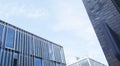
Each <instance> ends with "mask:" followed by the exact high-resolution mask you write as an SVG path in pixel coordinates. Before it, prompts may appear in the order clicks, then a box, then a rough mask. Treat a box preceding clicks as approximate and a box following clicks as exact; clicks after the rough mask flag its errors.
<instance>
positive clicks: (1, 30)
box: [0, 24, 4, 46]
mask: <svg viewBox="0 0 120 66" xmlns="http://www.w3.org/2000/svg"><path fill="white" fill-rule="evenodd" d="M3 28H4V26H3V25H1V24H0V46H1V44H2V34H3Z"/></svg>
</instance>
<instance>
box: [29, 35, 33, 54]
mask: <svg viewBox="0 0 120 66" xmlns="http://www.w3.org/2000/svg"><path fill="white" fill-rule="evenodd" d="M29 43H30V44H29V46H30V54H32V53H33V52H32V50H33V48H32V47H33V38H32V37H29Z"/></svg>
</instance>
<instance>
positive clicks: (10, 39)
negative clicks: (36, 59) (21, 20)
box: [6, 28, 15, 48]
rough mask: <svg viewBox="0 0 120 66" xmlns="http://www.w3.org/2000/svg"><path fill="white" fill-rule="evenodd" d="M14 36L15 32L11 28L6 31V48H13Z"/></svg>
mask: <svg viewBox="0 0 120 66" xmlns="http://www.w3.org/2000/svg"><path fill="white" fill-rule="evenodd" d="M14 34H15V31H14V30H13V29H11V28H8V29H7V35H6V47H9V48H13V47H14V45H13V43H14Z"/></svg>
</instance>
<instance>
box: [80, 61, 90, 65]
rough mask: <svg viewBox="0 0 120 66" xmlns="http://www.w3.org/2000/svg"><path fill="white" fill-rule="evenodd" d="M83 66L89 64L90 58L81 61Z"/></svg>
mask: <svg viewBox="0 0 120 66" xmlns="http://www.w3.org/2000/svg"><path fill="white" fill-rule="evenodd" d="M81 66H89V62H88V60H83V61H81Z"/></svg>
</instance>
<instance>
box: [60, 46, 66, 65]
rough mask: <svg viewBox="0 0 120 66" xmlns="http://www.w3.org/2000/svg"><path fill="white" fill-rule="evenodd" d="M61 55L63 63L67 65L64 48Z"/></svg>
mask: <svg viewBox="0 0 120 66" xmlns="http://www.w3.org/2000/svg"><path fill="white" fill-rule="evenodd" d="M60 54H61V60H62V63H66V61H65V56H64V50H63V48H61V49H60Z"/></svg>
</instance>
